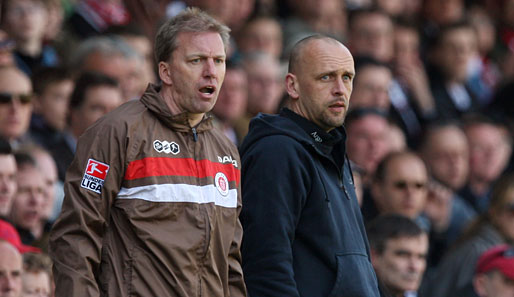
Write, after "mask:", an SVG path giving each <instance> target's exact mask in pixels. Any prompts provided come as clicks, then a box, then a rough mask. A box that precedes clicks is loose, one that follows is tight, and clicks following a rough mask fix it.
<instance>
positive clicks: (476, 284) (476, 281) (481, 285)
mask: <svg viewBox="0 0 514 297" xmlns="http://www.w3.org/2000/svg"><path fill="white" fill-rule="evenodd" d="M486 278H487V275H485V274H484V273H480V274H478V275H475V277H473V289H475V292H476V293H477V294H478V295H479V296H487V291H486V282H487V279H486Z"/></svg>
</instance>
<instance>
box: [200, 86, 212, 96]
mask: <svg viewBox="0 0 514 297" xmlns="http://www.w3.org/2000/svg"><path fill="white" fill-rule="evenodd" d="M214 91H215V89H214V87H213V86H207V87H203V88H201V89H200V93H202V94H209V95H211V94H213V93H214Z"/></svg>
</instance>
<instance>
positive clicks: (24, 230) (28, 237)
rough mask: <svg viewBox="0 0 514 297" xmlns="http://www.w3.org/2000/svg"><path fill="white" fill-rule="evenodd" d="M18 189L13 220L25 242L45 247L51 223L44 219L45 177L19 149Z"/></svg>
mask: <svg viewBox="0 0 514 297" xmlns="http://www.w3.org/2000/svg"><path fill="white" fill-rule="evenodd" d="M16 165H17V166H18V172H17V176H16V180H17V183H18V192H17V193H16V196H15V197H14V201H13V205H12V209H11V216H10V219H11V222H12V223H13V225H14V226H15V227H16V230H18V233H19V234H20V237H21V241H22V242H23V243H24V244H28V245H34V246H38V247H40V248H42V249H43V250H46V247H47V246H48V232H49V231H50V224H49V223H48V222H47V221H46V220H45V219H44V211H45V210H44V205H45V189H46V184H45V178H44V173H43V172H41V170H39V168H38V167H37V163H36V161H35V160H34V159H33V158H32V157H31V156H30V155H28V154H25V153H16Z"/></svg>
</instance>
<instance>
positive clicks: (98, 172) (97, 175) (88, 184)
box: [80, 159, 109, 194]
mask: <svg viewBox="0 0 514 297" xmlns="http://www.w3.org/2000/svg"><path fill="white" fill-rule="evenodd" d="M108 171H109V165H107V164H105V163H102V162H98V161H96V160H93V159H89V160H88V161H87V167H86V172H84V177H83V178H82V183H80V186H81V187H83V188H85V189H88V190H90V191H93V192H95V193H98V194H101V193H102V187H103V185H104V181H105V177H106V176H107V172H108Z"/></svg>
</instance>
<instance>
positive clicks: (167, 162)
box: [124, 157, 241, 185]
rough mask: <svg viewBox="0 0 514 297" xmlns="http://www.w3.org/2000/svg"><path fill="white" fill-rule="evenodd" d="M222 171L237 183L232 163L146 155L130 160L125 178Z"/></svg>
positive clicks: (194, 175)
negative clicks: (146, 156)
mask: <svg viewBox="0 0 514 297" xmlns="http://www.w3.org/2000/svg"><path fill="white" fill-rule="evenodd" d="M218 172H223V173H224V174H225V175H226V176H227V179H228V181H229V182H231V181H235V182H236V184H237V185H239V180H240V177H241V176H240V172H239V170H237V169H236V168H234V166H233V165H232V164H230V163H229V164H221V163H218V162H212V161H210V160H206V159H205V160H194V159H192V158H165V157H148V158H143V159H141V160H136V161H132V162H130V163H129V164H128V166H127V171H126V172H125V177H124V179H125V180H133V179H138V178H144V177H151V176H167V175H170V176H193V177H198V178H204V177H208V176H212V177H214V176H215V175H216V173H218Z"/></svg>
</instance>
